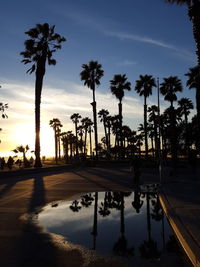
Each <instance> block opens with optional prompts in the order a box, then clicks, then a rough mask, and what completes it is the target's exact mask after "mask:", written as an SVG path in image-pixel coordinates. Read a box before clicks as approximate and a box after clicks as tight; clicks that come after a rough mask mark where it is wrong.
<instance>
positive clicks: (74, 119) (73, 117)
mask: <svg viewBox="0 0 200 267" xmlns="http://www.w3.org/2000/svg"><path fill="white" fill-rule="evenodd" d="M70 119H71V120H72V122H73V123H74V125H75V135H76V139H77V141H78V130H77V127H78V123H79V120H80V119H81V115H80V114H79V113H74V114H72V115H71V117H70ZM76 155H78V142H76Z"/></svg>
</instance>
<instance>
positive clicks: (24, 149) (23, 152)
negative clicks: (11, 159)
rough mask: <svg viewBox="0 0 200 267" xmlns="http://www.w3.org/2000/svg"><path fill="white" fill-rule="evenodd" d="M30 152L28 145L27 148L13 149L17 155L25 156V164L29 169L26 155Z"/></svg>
mask: <svg viewBox="0 0 200 267" xmlns="http://www.w3.org/2000/svg"><path fill="white" fill-rule="evenodd" d="M28 150H29V146H28V145H26V146H22V145H21V146H18V147H16V148H15V149H13V152H15V153H16V154H17V153H22V155H23V163H24V166H25V167H29V166H27V165H29V164H28V160H27V158H26V153H27V152H28Z"/></svg>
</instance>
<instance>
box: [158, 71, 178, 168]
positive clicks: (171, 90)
mask: <svg viewBox="0 0 200 267" xmlns="http://www.w3.org/2000/svg"><path fill="white" fill-rule="evenodd" d="M163 80H164V81H163V83H161V85H160V92H161V94H162V95H164V99H165V100H166V101H169V102H170V109H169V115H170V128H171V130H170V143H171V153H172V158H173V161H174V166H175V164H176V158H177V147H176V146H177V142H176V141H177V132H176V115H175V114H176V112H175V109H174V106H173V102H174V101H177V96H176V93H177V92H182V90H183V87H182V84H181V80H180V79H178V77H177V76H170V77H168V78H164V79H163Z"/></svg>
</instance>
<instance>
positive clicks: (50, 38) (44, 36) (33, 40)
mask: <svg viewBox="0 0 200 267" xmlns="http://www.w3.org/2000/svg"><path fill="white" fill-rule="evenodd" d="M54 29H55V25H54V26H49V24H48V23H44V24H37V25H36V27H35V28H32V29H30V30H28V31H27V32H25V34H27V35H28V37H29V38H30V39H28V40H26V41H25V43H24V45H25V51H24V52H21V53H20V54H21V55H22V56H23V58H24V59H23V60H22V62H23V63H24V64H28V63H33V65H32V67H31V68H30V69H28V70H27V73H30V74H31V73H33V72H35V76H36V79H35V167H42V163H41V158H40V103H41V93H42V85H43V78H44V75H45V69H46V63H48V64H49V65H56V60H55V59H53V58H52V55H53V53H54V52H55V51H56V50H57V49H61V43H62V42H64V41H66V40H65V38H64V37H61V36H60V35H59V34H57V33H55V32H54Z"/></svg>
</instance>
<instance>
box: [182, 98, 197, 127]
mask: <svg viewBox="0 0 200 267" xmlns="http://www.w3.org/2000/svg"><path fill="white" fill-rule="evenodd" d="M178 106H179V112H180V116H184V118H185V124H186V125H187V124H188V115H189V114H190V109H193V108H194V106H193V103H192V101H191V100H190V99H189V98H186V97H183V98H181V99H180V100H179V101H178Z"/></svg>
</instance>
